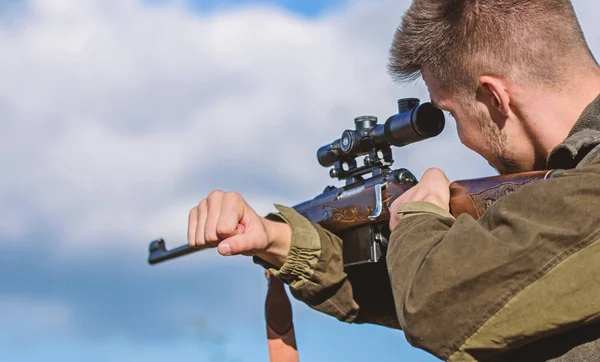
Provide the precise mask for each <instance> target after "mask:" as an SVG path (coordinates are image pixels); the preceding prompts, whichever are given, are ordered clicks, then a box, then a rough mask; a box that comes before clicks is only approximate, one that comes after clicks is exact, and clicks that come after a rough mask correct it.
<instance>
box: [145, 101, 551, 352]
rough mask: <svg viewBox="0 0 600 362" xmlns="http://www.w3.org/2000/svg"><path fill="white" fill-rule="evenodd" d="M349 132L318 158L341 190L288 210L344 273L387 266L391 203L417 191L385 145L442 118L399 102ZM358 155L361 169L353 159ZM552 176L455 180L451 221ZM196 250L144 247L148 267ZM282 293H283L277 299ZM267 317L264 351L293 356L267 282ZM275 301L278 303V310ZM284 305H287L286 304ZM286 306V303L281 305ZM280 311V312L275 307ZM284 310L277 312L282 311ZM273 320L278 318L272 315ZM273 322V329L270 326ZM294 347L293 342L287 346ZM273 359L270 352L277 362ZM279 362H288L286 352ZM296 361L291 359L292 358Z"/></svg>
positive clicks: (416, 134) (429, 133)
mask: <svg viewBox="0 0 600 362" xmlns="http://www.w3.org/2000/svg"><path fill="white" fill-rule="evenodd" d="M354 125H355V128H354V129H352V130H345V131H344V132H343V133H342V136H341V137H340V138H339V139H337V140H335V141H333V142H332V143H330V144H327V145H325V146H322V147H321V148H319V150H318V151H317V159H318V161H319V163H320V164H321V165H322V166H323V167H332V168H331V169H330V171H329V175H330V176H331V178H337V179H338V180H340V181H344V182H345V185H344V186H343V187H334V186H327V187H326V188H325V190H324V191H323V192H322V193H321V194H320V195H318V196H317V197H315V198H313V199H311V200H308V201H305V202H303V203H300V204H298V205H296V206H294V209H295V210H296V211H297V212H298V213H300V214H302V215H303V216H305V217H306V218H307V219H308V220H310V221H311V222H316V223H319V224H320V225H321V226H323V227H324V228H325V229H328V230H329V231H331V232H333V233H335V234H336V235H338V236H339V237H340V238H341V239H342V240H343V241H344V242H343V260H344V267H345V268H353V267H355V266H357V265H364V264H374V263H381V262H382V261H385V257H384V256H385V250H386V248H387V245H388V238H389V235H390V230H389V226H388V222H389V219H390V210H389V207H390V205H391V204H392V202H393V201H394V200H395V199H396V198H397V197H399V196H400V195H402V194H403V193H404V192H406V191H407V190H408V189H410V188H411V187H413V186H414V185H416V184H417V178H416V177H415V176H414V175H413V174H412V173H411V172H410V171H409V170H406V169H403V168H400V169H395V170H394V169H392V168H391V166H392V164H393V162H394V160H393V158H392V149H391V146H396V147H403V146H406V145H409V144H412V143H415V142H418V141H421V140H425V139H428V138H431V137H435V136H437V135H439V134H440V133H441V132H442V131H443V129H444V125H445V119H444V114H443V112H442V111H441V110H440V109H438V108H436V107H434V106H433V105H432V104H431V103H423V104H420V101H419V100H418V99H416V98H405V99H400V100H398V113H397V114H395V115H393V116H391V117H389V118H388V119H387V120H386V122H385V123H384V124H378V123H377V118H376V117H373V116H362V117H358V118H356V119H355V120H354ZM362 156H364V158H363V160H362V163H363V164H362V165H361V166H359V165H358V162H357V158H359V157H362ZM553 173H554V171H533V172H526V173H520V174H513V175H503V176H494V177H486V178H480V179H472V180H463V181H456V182H453V183H452V184H451V185H450V212H451V214H452V215H454V216H455V217H458V216H459V215H461V214H469V215H471V216H472V217H473V218H475V219H478V218H479V217H480V216H481V215H482V214H483V213H484V212H485V210H487V209H488V208H489V207H490V206H491V205H492V204H493V203H494V202H495V201H497V200H498V199H499V198H501V197H502V196H504V195H507V194H509V193H511V192H513V191H515V190H517V189H518V188H520V187H522V186H525V185H528V184H530V183H532V182H535V181H537V180H542V179H547V178H550V177H552V175H553ZM199 250H202V248H192V247H190V246H188V245H184V246H180V247H178V248H175V249H173V250H167V249H166V245H165V241H164V240H163V239H158V240H155V241H153V242H151V243H150V246H149V251H150V255H149V257H148V262H149V263H150V264H156V263H160V262H162V261H165V260H169V259H173V258H176V257H179V256H183V255H187V254H190V253H193V252H196V251H199ZM282 293H283V294H282ZM267 295H268V296H267V305H266V317H267V330H268V336H269V343H270V350H271V352H273V351H274V349H273V344H272V343H274V341H278V340H279V342H281V341H283V344H281V343H279V345H278V346H277V347H275V351H282V350H285V348H283V347H281V346H282V345H287V346H289V347H291V348H293V350H294V351H293V353H292V354H294V353H296V352H295V349H296V343H295V339H294V338H293V325H292V317H291V308H289V300H288V299H287V296H286V295H285V290H284V289H283V287H282V285H281V282H280V281H278V280H276V278H270V282H269V291H268V294H267ZM274 301H278V302H276V304H273V303H275V302H274ZM285 301H287V302H285ZM286 303H287V304H286ZM276 305H279V306H283V308H281V310H279V311H278V312H276V311H277V310H278V308H276V307H275V306H276ZM282 311H283V312H282ZM274 313H279V314H280V315H276V316H274ZM274 321H275V322H274ZM290 341H292V342H290ZM277 353H279V352H275V353H272V361H275V360H276V358H277V357H275V358H274V356H276V355H277ZM281 353H288V354H286V357H285V358H283V359H281V360H282V361H283V360H285V361H291V360H292V359H290V358H291V357H290V354H289V351H287V352H281ZM295 359H296V360H297V353H296V354H295Z"/></svg>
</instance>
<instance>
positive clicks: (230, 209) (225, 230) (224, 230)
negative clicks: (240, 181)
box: [216, 192, 246, 240]
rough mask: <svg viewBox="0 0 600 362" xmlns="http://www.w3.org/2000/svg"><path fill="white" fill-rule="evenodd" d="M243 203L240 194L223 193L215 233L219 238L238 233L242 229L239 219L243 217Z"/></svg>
mask: <svg viewBox="0 0 600 362" xmlns="http://www.w3.org/2000/svg"><path fill="white" fill-rule="evenodd" d="M245 204H246V202H245V201H244V198H243V197H242V196H241V195H240V194H237V193H235V192H226V193H225V194H223V198H222V203H221V212H220V217H219V220H218V221H217V225H216V234H217V236H218V237H219V238H220V239H221V240H223V239H227V238H229V237H231V236H234V235H236V234H238V233H239V232H240V229H242V230H243V227H242V225H240V220H242V218H243V217H244V209H245ZM242 232H243V231H242Z"/></svg>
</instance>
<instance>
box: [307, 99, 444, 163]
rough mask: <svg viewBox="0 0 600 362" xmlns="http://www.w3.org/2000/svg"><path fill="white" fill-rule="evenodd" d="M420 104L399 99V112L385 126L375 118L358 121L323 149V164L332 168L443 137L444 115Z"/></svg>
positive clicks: (427, 104)
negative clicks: (353, 126)
mask: <svg viewBox="0 0 600 362" xmlns="http://www.w3.org/2000/svg"><path fill="white" fill-rule="evenodd" d="M419 103H420V102H419V100H418V99H416V98H404V99H400V100H398V111H399V113H398V114H396V115H393V116H391V117H389V118H388V119H387V120H386V122H385V123H384V124H377V118H376V117H373V116H362V117H358V118H356V119H355V120H354V123H355V128H356V129H355V130H346V131H344V133H342V136H341V137H340V139H337V140H335V141H333V142H332V143H330V144H328V145H325V146H323V147H321V148H319V150H318V151H317V159H318V161H319V163H320V164H321V165H322V166H324V167H330V166H333V165H334V164H335V163H336V162H345V161H348V160H353V159H354V158H356V157H359V156H361V155H364V154H367V153H369V152H371V151H373V150H378V149H384V148H389V146H397V147H401V146H406V145H409V144H411V143H414V142H418V141H422V140H424V139H427V138H431V137H435V136H437V135H439V134H440V133H441V132H442V131H443V130H444V124H445V120H444V113H443V112H442V111H441V110H440V109H438V108H436V107H434V106H433V105H432V104H431V103H423V104H421V105H419Z"/></svg>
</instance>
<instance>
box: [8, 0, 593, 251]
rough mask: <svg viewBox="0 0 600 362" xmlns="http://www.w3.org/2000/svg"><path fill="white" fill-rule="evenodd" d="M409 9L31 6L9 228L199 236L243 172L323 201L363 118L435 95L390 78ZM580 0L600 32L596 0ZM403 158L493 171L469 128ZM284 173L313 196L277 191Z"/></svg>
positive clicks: (14, 98)
mask: <svg viewBox="0 0 600 362" xmlns="http://www.w3.org/2000/svg"><path fill="white" fill-rule="evenodd" d="M408 3H409V2H408V1H407V0H405V1H391V0H386V1H378V2H371V1H366V0H365V1H356V2H355V3H353V4H351V5H349V6H347V7H345V8H341V9H340V10H338V11H336V12H333V13H329V14H327V15H326V16H325V17H321V18H317V19H306V18H299V17H295V16H293V15H291V14H290V13H286V12H283V11H280V10H277V9H275V8H271V7H262V6H261V7H250V6H248V7H244V8H242V9H239V10H233V9H232V10H227V11H222V12H218V13H216V14H211V15H198V14H192V13H189V12H188V11H187V10H186V9H185V8H184V7H182V6H180V5H177V4H171V5H165V6H160V7H156V6H150V5H148V4H145V3H142V2H140V1H136V0H81V1H77V2H73V1H68V0H35V1H31V2H30V4H29V11H28V16H27V18H25V19H23V20H22V21H17V22H16V21H11V22H10V23H7V24H5V25H4V26H1V25H0V49H1V52H2V57H0V79H2V82H0V114H1V115H2V120H0V124H1V125H2V126H1V127H2V130H3V133H2V134H3V136H4V137H3V140H2V142H1V143H0V167H1V168H2V170H3V171H4V172H5V176H4V177H3V178H2V179H0V202H1V204H0V215H1V216H2V217H0V237H1V238H3V239H14V238H16V237H18V236H20V235H24V234H25V233H26V232H28V231H31V230H33V229H36V228H38V227H39V225H40V223H43V224H45V225H51V226H52V228H53V230H54V231H55V232H56V235H55V236H56V238H57V239H60V240H62V244H61V246H62V247H63V250H61V251H64V250H66V249H71V248H75V249H76V250H78V251H82V250H88V249H89V250H94V249H96V248H98V247H102V246H104V245H110V246H111V247H112V246H115V245H118V246H122V247H127V246H132V247H134V248H135V250H136V251H139V250H140V248H143V247H145V244H146V243H147V242H148V241H149V240H150V239H152V238H153V237H154V236H158V235H161V234H162V235H165V236H169V237H170V238H172V242H176V241H177V240H180V241H183V238H184V237H185V228H186V225H187V212H188V210H189V208H191V207H192V206H193V205H194V203H197V202H198V201H199V199H200V198H202V197H203V196H204V195H206V194H207V193H208V192H209V191H210V190H211V189H214V188H219V187H222V186H220V185H221V183H220V182H219V180H220V177H226V178H232V177H233V178H235V175H236V170H237V169H240V170H241V169H243V170H244V173H241V175H240V179H239V180H236V183H235V185H236V186H237V187H238V189H236V191H239V192H241V193H243V194H244V195H245V196H246V198H247V199H248V200H249V201H250V202H251V203H252V204H254V205H257V209H258V211H259V212H261V213H266V212H267V211H269V210H270V204H271V202H272V201H275V202H280V203H290V204H291V203H295V202H299V201H301V200H302V199H303V198H308V197H312V196H315V195H316V194H317V193H318V192H319V191H320V190H321V189H322V188H323V187H324V186H325V185H326V184H329V183H331V181H329V179H328V176H327V170H326V169H323V168H321V167H320V166H318V164H317V162H316V158H315V151H316V149H317V148H318V147H319V146H320V145H322V144H324V143H325V142H329V141H331V140H333V139H334V138H335V137H338V136H339V134H340V133H341V131H342V130H343V129H345V128H350V127H351V126H352V120H353V118H354V117H356V116H358V115H362V114H375V115H378V116H379V117H380V118H381V119H382V120H383V119H385V118H386V117H387V116H388V115H390V114H392V113H394V110H395V99H396V98H398V97H401V96H418V97H421V98H422V99H426V98H427V92H426V90H425V89H424V87H423V86H422V85H416V86H410V87H404V88H400V87H398V86H396V85H393V84H392V83H391V81H390V80H389V77H388V75H387V73H386V61H387V51H388V46H389V42H390V40H391V37H392V35H393V31H394V29H395V27H396V26H397V24H398V22H399V19H400V16H401V14H402V12H403V11H404V10H405V9H406V7H407V6H408ZM575 4H576V7H577V9H578V11H579V10H581V9H584V11H583V12H581V15H582V23H583V26H584V28H586V33H587V34H591V35H594V34H596V33H594V32H593V31H591V30H589V29H591V27H593V26H595V24H594V23H592V16H591V15H589V14H593V11H591V8H592V7H594V6H595V5H591V2H589V1H588V2H585V3H584V2H583V1H578V2H576V3H575ZM586 17H587V18H589V19H586ZM592 30H593V29H592ZM588 38H589V39H590V40H591V43H592V45H593V47H594V49H595V51H596V53H597V54H598V49H599V47H600V44H598V40H597V37H596V38H593V37H592V36H590V35H588ZM448 127H449V128H453V124H452V123H451V122H449V124H448ZM395 155H396V158H397V166H398V167H400V166H408V167H410V168H411V169H413V170H414V171H415V173H417V174H420V173H421V172H422V171H423V170H424V169H425V168H427V167H430V166H445V167H444V168H445V169H447V170H448V174H449V175H450V177H451V178H456V177H471V176H475V175H476V174H481V173H482V172H491V171H489V169H488V168H486V166H485V163H484V162H483V161H481V160H479V159H478V158H477V156H475V155H474V154H472V153H471V152H469V151H466V150H465V149H464V148H462V147H460V146H459V144H458V141H457V140H456V138H455V136H454V134H453V132H446V134H445V136H443V137H441V138H440V139H439V140H437V141H431V142H427V143H423V144H421V145H414V146H410V148H407V149H406V150H400V151H396V152H395ZM458 160H460V162H459V161H458ZM215 170H217V172H221V174H214V172H215ZM249 172H251V173H252V175H254V176H253V177H252V178H251V179H248V181H246V182H247V183H244V181H245V179H243V178H244V177H248V173H249ZM256 175H259V176H256ZM273 177H274V178H275V179H276V180H277V181H276V182H277V183H278V184H279V185H282V187H283V188H285V187H288V188H290V189H293V190H302V191H301V194H299V192H298V191H295V192H293V193H291V194H287V195H286V194H285V193H284V192H281V191H279V192H276V193H275V196H274V197H272V198H271V197H268V196H266V195H267V194H268V190H265V186H264V184H267V183H268V181H269V179H270V178H273ZM261 178H262V180H264V184H263V182H260V183H259V182H258V181H257V180H261ZM226 184H231V183H226ZM111 240H112V242H111Z"/></svg>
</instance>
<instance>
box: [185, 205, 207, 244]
mask: <svg viewBox="0 0 600 362" xmlns="http://www.w3.org/2000/svg"><path fill="white" fill-rule="evenodd" d="M206 214H207V207H206V200H202V201H200V203H199V204H198V205H197V206H196V207H194V208H193V209H192V210H191V211H190V216H189V220H188V244H189V245H190V246H191V247H201V246H204V245H205V244H206V243H205V241H204V224H205V222H206Z"/></svg>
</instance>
